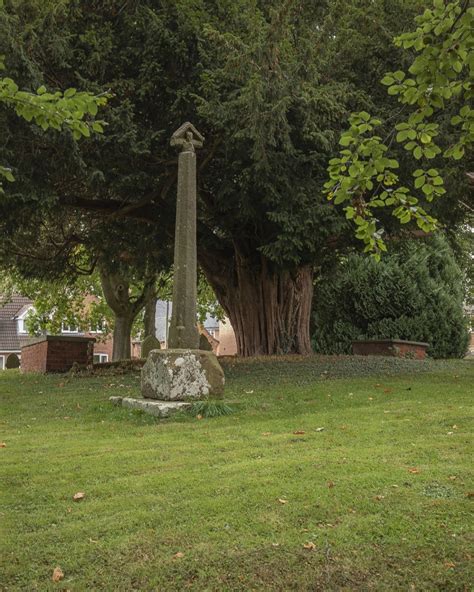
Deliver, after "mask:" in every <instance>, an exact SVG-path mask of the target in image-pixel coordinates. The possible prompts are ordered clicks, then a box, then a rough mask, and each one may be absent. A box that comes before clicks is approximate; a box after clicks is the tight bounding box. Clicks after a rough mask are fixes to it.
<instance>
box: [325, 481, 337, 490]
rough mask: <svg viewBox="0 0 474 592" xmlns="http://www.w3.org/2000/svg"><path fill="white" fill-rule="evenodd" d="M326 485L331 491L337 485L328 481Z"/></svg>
mask: <svg viewBox="0 0 474 592" xmlns="http://www.w3.org/2000/svg"><path fill="white" fill-rule="evenodd" d="M326 485H327V486H328V487H329V489H331V488H332V487H334V486H335V485H336V484H335V483H334V481H328V482H327V484H326Z"/></svg>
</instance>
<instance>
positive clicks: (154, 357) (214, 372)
mask: <svg viewBox="0 0 474 592" xmlns="http://www.w3.org/2000/svg"><path fill="white" fill-rule="evenodd" d="M224 383H225V379H224V372H223V370H222V368H221V366H220V364H219V362H218V361H217V358H216V356H215V355H214V354H213V353H212V352H209V351H203V350H200V349H168V350H153V351H151V352H150V354H149V356H148V359H147V361H146V363H145V365H144V366H143V369H142V380H141V391H142V395H143V397H145V399H158V400H160V401H191V400H197V399H204V398H207V397H220V396H222V395H223V394H224Z"/></svg>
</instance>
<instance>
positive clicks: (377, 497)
mask: <svg viewBox="0 0 474 592" xmlns="http://www.w3.org/2000/svg"><path fill="white" fill-rule="evenodd" d="M374 499H376V500H377V501H378V502H380V501H381V500H383V499H385V496H384V495H376V496H375V498H374Z"/></svg>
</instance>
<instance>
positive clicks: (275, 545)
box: [272, 543, 280, 547]
mask: <svg viewBox="0 0 474 592" xmlns="http://www.w3.org/2000/svg"><path fill="white" fill-rule="evenodd" d="M279 546H280V543H272V547H279Z"/></svg>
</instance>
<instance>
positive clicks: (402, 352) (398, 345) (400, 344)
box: [352, 339, 428, 360]
mask: <svg viewBox="0 0 474 592" xmlns="http://www.w3.org/2000/svg"><path fill="white" fill-rule="evenodd" d="M427 347H428V344H427V343H421V342H416V341H402V340H395V339H394V340H391V339H383V340H382V339H381V340H376V339H374V340H370V339H368V340H367V341H353V342H352V352H353V353H354V355H356V356H394V357H398V358H414V359H416V360H424V359H425V357H426V348H427Z"/></svg>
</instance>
